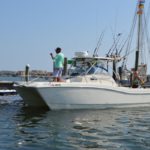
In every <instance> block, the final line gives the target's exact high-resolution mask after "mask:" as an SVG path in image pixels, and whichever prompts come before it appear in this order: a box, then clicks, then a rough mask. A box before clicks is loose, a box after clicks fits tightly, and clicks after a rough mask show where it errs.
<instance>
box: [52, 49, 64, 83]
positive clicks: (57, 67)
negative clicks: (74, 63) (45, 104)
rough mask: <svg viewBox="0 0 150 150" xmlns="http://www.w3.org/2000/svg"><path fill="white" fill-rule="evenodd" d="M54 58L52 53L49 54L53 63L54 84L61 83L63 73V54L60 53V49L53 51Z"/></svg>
mask: <svg viewBox="0 0 150 150" xmlns="http://www.w3.org/2000/svg"><path fill="white" fill-rule="evenodd" d="M55 52H56V56H55V57H54V56H53V54H52V53H50V55H51V57H52V59H53V61H54V71H53V76H54V82H62V79H61V76H62V71H63V65H64V54H63V53H62V52H61V48H60V47H57V48H56V49H55Z"/></svg>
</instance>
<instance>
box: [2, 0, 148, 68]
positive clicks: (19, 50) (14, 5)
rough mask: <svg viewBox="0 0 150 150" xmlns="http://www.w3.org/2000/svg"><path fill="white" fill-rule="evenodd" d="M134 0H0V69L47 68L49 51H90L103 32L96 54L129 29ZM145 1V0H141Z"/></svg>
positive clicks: (48, 66) (71, 54)
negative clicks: (114, 37)
mask: <svg viewBox="0 0 150 150" xmlns="http://www.w3.org/2000/svg"><path fill="white" fill-rule="evenodd" d="M136 3H137V0H0V70H23V69H24V67H25V65H26V64H30V66H31V69H42V70H48V71H51V70H52V60H51V58H50V56H49V53H50V52H53V53H54V49H55V48H56V47H57V46H59V47H61V48H62V49H63V53H64V54H65V56H67V57H69V58H70V57H72V56H73V54H74V52H75V51H84V50H87V51H89V52H90V53H91V54H92V53H93V50H94V48H95V47H96V44H97V41H98V38H99V36H100V34H101V32H102V31H104V30H105V35H104V39H103V42H102V45H101V47H100V51H99V54H101V55H104V54H105V53H107V51H108V50H109V48H110V47H111V45H112V42H113V34H117V33H123V35H124V36H127V34H128V33H129V30H130V27H131V23H132V19H133V15H134V12H135V7H136ZM147 3H149V0H147Z"/></svg>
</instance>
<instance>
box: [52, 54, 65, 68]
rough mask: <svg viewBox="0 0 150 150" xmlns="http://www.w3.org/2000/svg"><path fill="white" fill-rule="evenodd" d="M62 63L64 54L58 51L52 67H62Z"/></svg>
mask: <svg viewBox="0 0 150 150" xmlns="http://www.w3.org/2000/svg"><path fill="white" fill-rule="evenodd" d="M63 65H64V54H63V53H58V54H57V55H56V56H55V58H54V67H55V68H63Z"/></svg>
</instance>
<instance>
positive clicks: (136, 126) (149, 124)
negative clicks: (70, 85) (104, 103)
mask: <svg viewBox="0 0 150 150" xmlns="http://www.w3.org/2000/svg"><path fill="white" fill-rule="evenodd" d="M5 101H6V100H5ZM0 149H2V150H10V149H11V150H18V149H21V150H34V149H36V150H41V149H42V150H48V149H50V150H76V149H77V150H78V149H80V150H86V149H94V150H95V149H96V150H99V149H100V150H148V149H150V108H134V109H131V108H130V109H106V110H71V111H70V110H69V111H46V110H39V109H38V110H36V109H33V108H32V109H31V108H26V107H24V105H23V102H22V101H21V100H17V101H15V100H12V102H10V101H8V103H7V101H6V103H2V104H1V105H0Z"/></svg>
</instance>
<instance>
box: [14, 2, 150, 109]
mask: <svg viewBox="0 0 150 150" xmlns="http://www.w3.org/2000/svg"><path fill="white" fill-rule="evenodd" d="M144 2H145V1H144V0H139V1H138V4H137V11H136V13H137V20H138V23H137V24H138V27H137V28H138V34H137V36H138V38H137V39H138V41H137V49H136V52H135V55H136V57H135V66H134V68H133V69H131V70H129V71H128V75H127V74H125V71H126V68H125V66H126V65H125V61H126V60H127V56H128V54H129V50H127V52H126V55H125V56H123V57H120V56H118V55H116V54H115V55H109V56H108V55H107V56H106V57H99V56H97V55H95V53H94V54H93V56H90V55H89V54H88V53H87V52H77V53H75V57H74V58H73V59H72V60H71V65H70V69H68V72H67V76H65V82H53V81H51V82H36V81H27V82H17V83H16V84H15V85H14V87H15V89H16V90H17V92H18V93H19V94H20V96H21V97H22V98H23V100H24V102H25V104H27V105H28V106H32V107H48V108H49V109H51V110H59V109H102V108H118V107H137V106H150V89H149V88H144V86H143V85H144V82H146V70H147V65H146V64H145V63H143V62H142V61H141V62H140V59H139V58H140V55H141V54H142V48H143V46H141V44H143V43H142V42H141V40H142V39H143V33H144V32H143V24H142V18H143V12H144ZM129 44H131V43H129ZM128 48H129V46H128ZM121 61H123V63H122V64H123V65H122V66H121V67H120V71H119V72H118V71H117V69H116V66H117V65H116V64H117V63H118V62H121ZM143 68H144V69H143ZM110 72H111V73H110ZM123 76H124V77H126V78H128V76H129V78H128V79H129V85H128V86H124V84H122V82H121V81H122V79H123Z"/></svg>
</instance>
